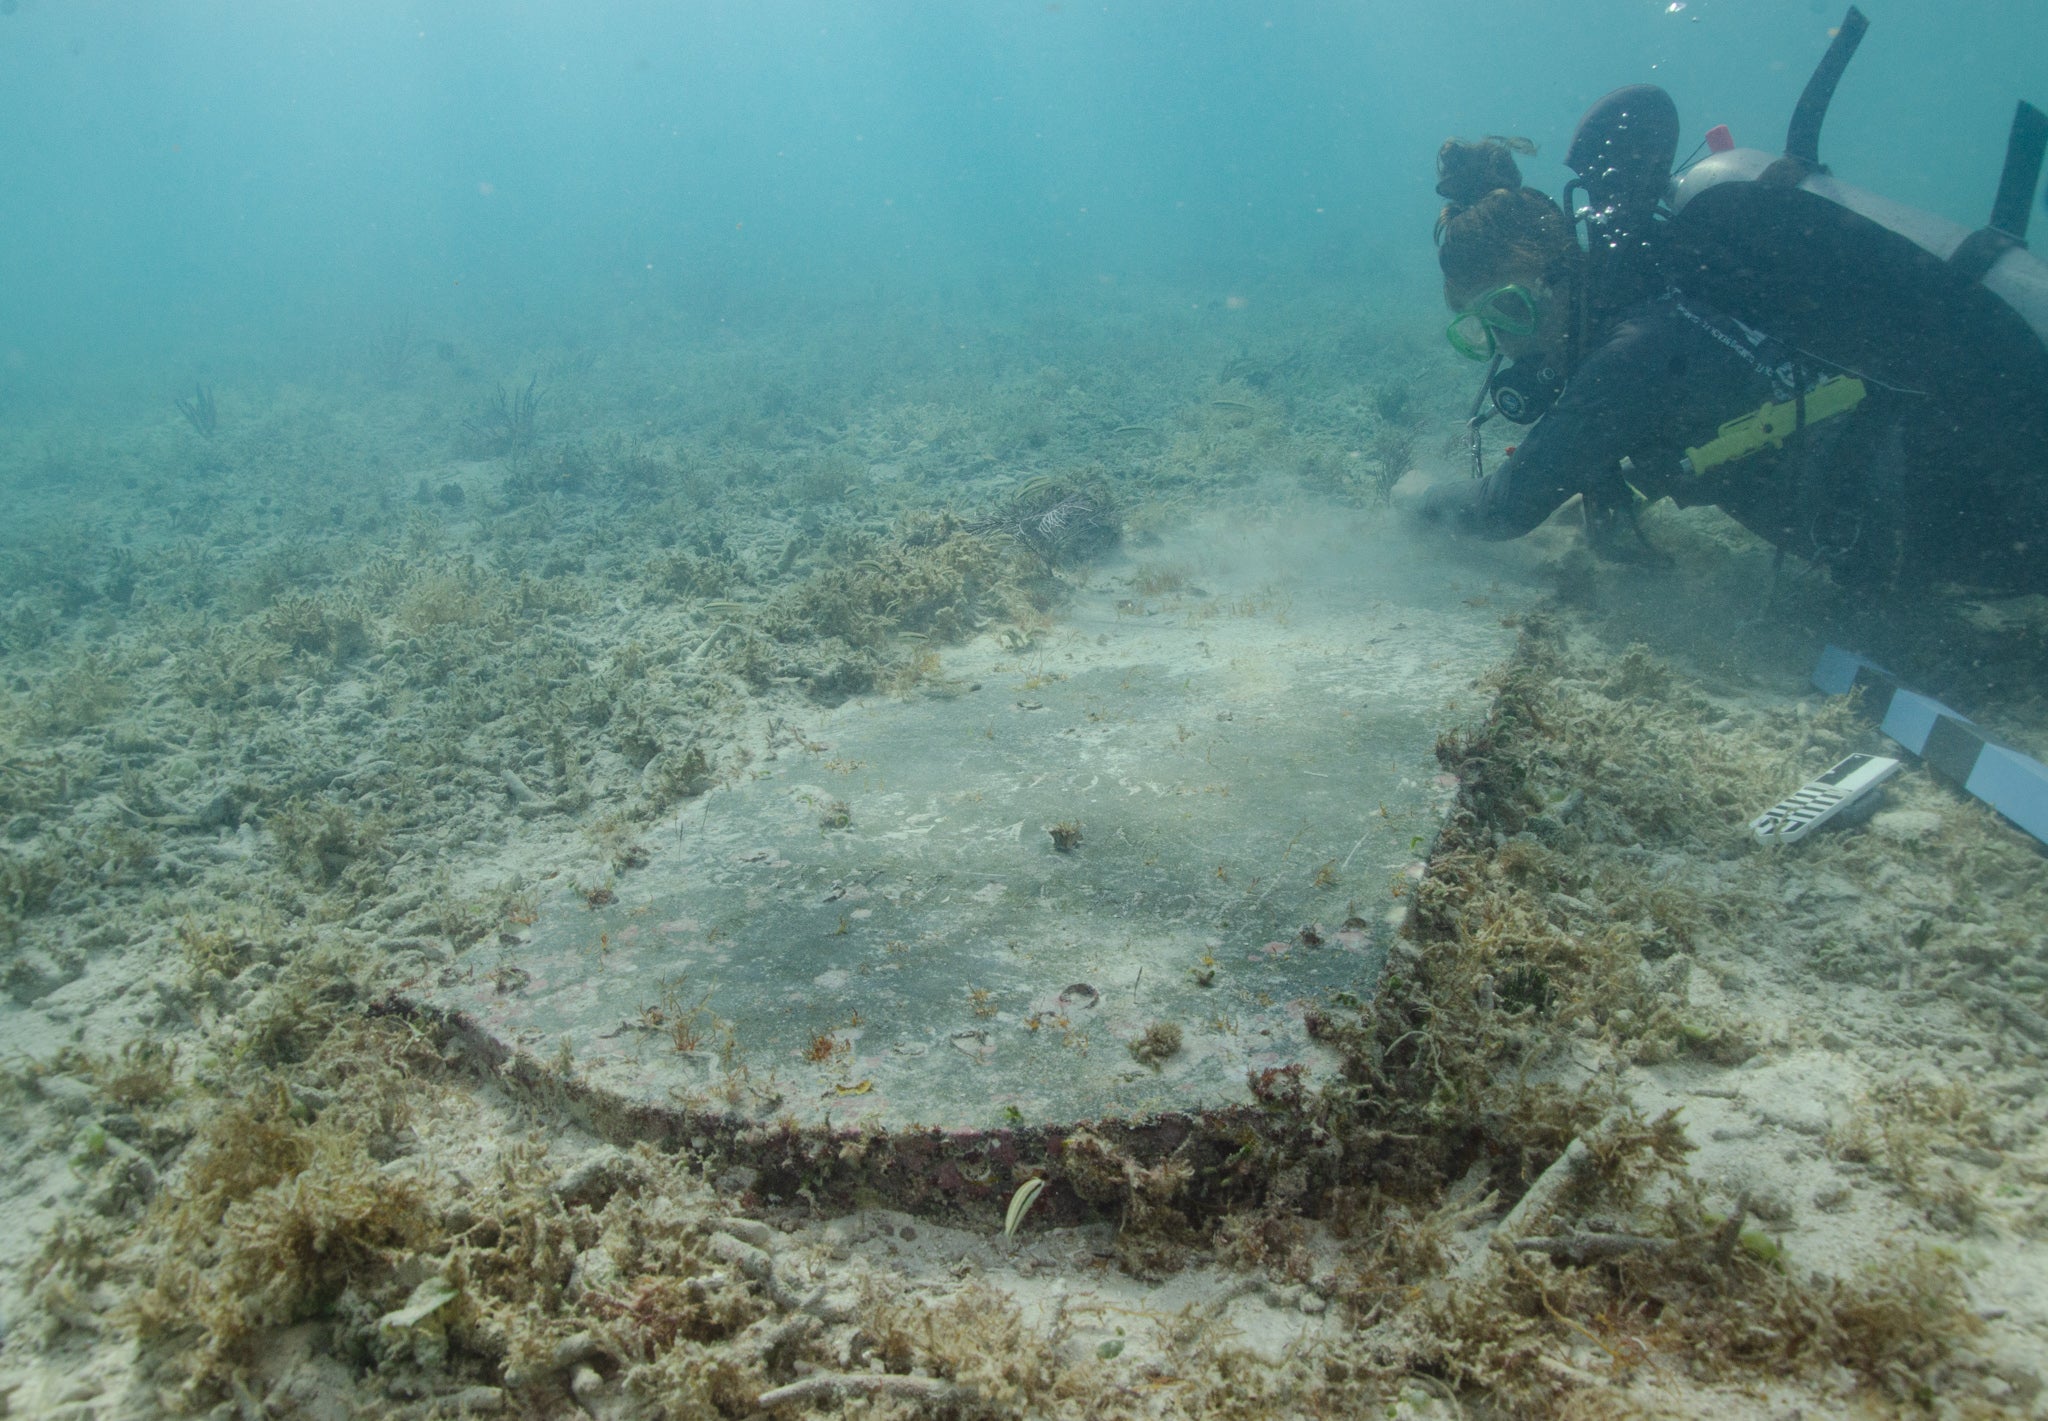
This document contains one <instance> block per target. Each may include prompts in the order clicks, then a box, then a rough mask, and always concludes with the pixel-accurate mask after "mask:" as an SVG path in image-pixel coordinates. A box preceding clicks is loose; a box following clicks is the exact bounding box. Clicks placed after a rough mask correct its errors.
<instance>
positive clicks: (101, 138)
mask: <svg viewBox="0 0 2048 1421" xmlns="http://www.w3.org/2000/svg"><path fill="white" fill-rule="evenodd" d="M9 11H10V12H9V13H8V14H6V15H4V16H0V154H4V165H0V172H4V177H5V194H4V199H0V201H4V207H0V212H4V215H5V216H4V220H5V229H6V237H7V244H8V252H9V257H10V267H11V270H12V275H11V277H10V279H9V280H8V281H7V283H6V285H5V288H4V290H0V340H4V343H5V348H6V361H7V378H8V380H9V382H10V383H11V384H20V383H21V382H24V381H31V382H35V383H38V384H44V385H47V384H49V383H51V382H55V383H58V384H67V383H70V382H73V381H79V382H85V383H89V382H90V381H91V379H92V377H93V374H94V372H100V373H101V374H102V375H104V374H106V373H107V372H110V371H113V370H124V371H127V370H133V369H135V367H136V365H137V364H138V362H144V361H150V360H163V359H185V360H196V359H223V358H228V357H229V355H230V353H231V352H234V351H237V350H251V349H257V348H261V349H262V350H264V351H265V354H266V358H268V359H273V360H278V359H289V358H290V357H289V355H288V354H287V352H289V351H294V350H296V351H300V352H303V351H304V349H305V347H306V346H307V344H308V343H313V344H321V343H325V342H331V341H333V340H336V339H341V338H344V333H345V332H347V331H348V330H349V329H350V328H351V327H352V326H360V325H361V324H362V323H364V322H365V321H366V320H370V321H374V320H375V319H376V318H378V317H379V316H380V315H382V314H384V313H390V312H398V311H405V312H412V313H415V314H425V313H432V314H433V317H434V318H435V319H437V320H445V321H454V322H462V323H468V322H495V321H520V320H524V321H529V322H555V323H562V324H564V325H566V326H570V327H573V326H574V325H575V324H576V323H578V322H579V321H582V322H588V321H591V320H593V319H601V318H603V317H605V316H608V315H609V314H610V313H613V312H616V311H619V310H623V309H629V308H645V307H653V308H658V309H674V308H678V307H680V308H684V309H688V310H691V311H694V312H699V313H702V314H704V315H706V316H717V315H723V314H727V313H730V312H735V311H739V310H744V309H748V308H750V307H751V306H753V305H754V304H756V303H761V302H771V303H781V302H790V301H813V300H832V299H838V298H844V297H847V296H849V295H851V294H858V295H860V296H861V297H863V298H864V297H867V296H869V295H872V294H873V293H875V292H877V291H883V292H888V291H895V292H918V293H926V292H948V291H949V292H952V293H954V299H957V300H960V301H963V302H965V303H967V304H968V305H969V306H971V304H972V302H973V300H974V299H975V298H974V296H973V294H972V293H974V292H976V291H988V290H991V289H996V288H1009V289H1024V288H1026V287H1027V286H1028V287H1029V288H1030V289H1040V288H1048V287H1049V288H1068V287H1073V286H1075V285H1079V284H1085V283H1089V282H1096V281H1112V282H1113V281H1125V282H1141V283H1153V282H1162V283H1172V284H1175V285H1177V286H1182V287H1185V288H1186V289H1187V290H1189V291H1190V292H1193V293H1197V294H1201V293H1221V292H1235V293H1238V294H1246V293H1250V292H1253V291H1255V290H1258V289H1260V288H1262V287H1266V286H1269V285H1271V286H1276V287H1279V288H1283V289H1284V288H1285V287H1286V286H1288V285H1289V284H1299V283H1302V282H1313V283H1329V284H1331V285H1333V286H1349V287H1350V288H1351V289H1352V290H1353V291H1354V292H1355V293H1356V299H1358V300H1361V301H1382V300H1384V301H1389V302H1392V301H1400V302H1413V303H1415V304H1417V305H1418V306H1419V307H1423V308H1427V307H1428V306H1429V305H1430V302H1431V285H1432V282H1431V264H1430V260H1429V257H1430V253H1429V247H1428V242H1427V231H1428V226H1429V222H1430V220H1431V218H1432V217H1433V215H1434V210H1435V205H1436V203H1435V199H1434V197H1433V195H1432V193H1431V187H1432V185H1433V182H1434V177H1433V174H1432V171H1431V158H1432V155H1433V153H1434V151H1435V147H1436V145H1437V144H1438V143H1439V142H1440V141H1441V140H1442V139H1443V138H1444V137H1446V136H1448V135H1450V134H1454V133H1455V134H1463V135H1467V136H1473V137H1476V136H1478V135H1479V134H1481V133H1490V132H1500V133H1512V134H1519V135H1526V136H1529V137H1531V138H1533V139H1535V140H1536V141H1537V142H1538V143H1539V144H1540V145H1542V148H1543V151H1544V152H1545V154H1546V155H1547V156H1549V157H1551V158H1553V159H1554V158H1555V157H1556V156H1558V155H1559V154H1560V153H1561V151H1562V149H1563V147H1564V145H1565V142H1566V140H1568V138H1569V136H1570V131H1571V125H1572V124H1573V123H1574V122H1575V121H1576V119H1577V115H1578V114H1579V113H1580V112H1581V111H1582V110H1583V109H1584V107H1585V106H1586V105H1587V104H1588V103H1589V102H1590V101H1591V100H1592V99H1593V98H1595V97H1597V96H1598V95H1599V94H1601V93H1603V92H1605V91H1606V90H1608V89H1610V88H1613V87H1616V86H1618V85H1621V84H1624V83H1632V82H1639V81H1646V82H1654V83H1659V84H1662V85H1664V86H1665V87H1667V88H1668V89H1670V90H1671V91H1672V93H1673V94H1674V96H1675V97H1676V98H1677V100H1678V103H1679V108H1680V112H1681V114H1682V115H1683V116H1684V119H1685V122H1686V131H1687V133H1688V134H1689V135H1692V136H1695V137H1696V136H1697V135H1698V134H1700V133H1703V132H1704V131H1705V130H1706V129H1707V128H1708V127H1709V126H1710V125H1712V124H1713V123H1716V122H1728V123H1730V124H1731V125H1732V126H1733V128H1734V130H1735V132H1736V134H1737V136H1738V138H1739V139H1741V140H1743V141H1745V142H1749V143H1751V144H1753V145H1754V146H1761V147H1775V146H1776V140H1777V138H1778V135H1779V134H1780V133H1781V132H1782V127H1783V124H1784V122H1785V117H1786V115H1787V114H1788V113H1789V111H1790V108H1791V104H1792V101H1793V99H1794V98H1795V97H1796V96H1797V94H1798V91H1799V87H1800V85H1801V84H1802V83H1803V82H1804V80H1805V77H1806V74H1807V72H1808V69H1809V67H1810V64H1811V62H1812V60H1813V58H1814V56H1815V55H1816V54H1817V52H1818V51H1819V50H1820V49H1821V48H1823V47H1824V46H1825V42H1826V38H1827V31H1828V27H1829V26H1831V25H1832V24H1834V23H1835V22H1836V21H1837V20H1838V19H1839V16H1838V15H1837V14H1836V13H1835V9H1834V7H1833V6H1832V5H1829V4H1822V3H1821V0H1790V3H1778V0H1699V3H1693V4H1690V5H1686V6H1682V7H1672V6H1669V5H1666V4H1653V3H1650V0H1592V3H1587V4H1573V5H1569V6H1567V5H1558V4H1544V3H1539V0H1483V2H1482V0H1475V3H1470V4H1449V5H1412V4H1402V3H1393V2H1392V0H1359V2H1358V3H1343V4H1331V3H1292V4H1287V3H1283V4H1273V5H1253V4H1225V3H1195V4H1177V3H1176V4H1169V3H1116V4H1110V5H1100V4H1084V3H1052V4H1045V3H988V4H970V5H912V4H868V3H849V4H816V5H807V4H782V3H773V4H743V3H731V4H724V3H687V4H668V5H664V4H653V3H649V4H623V3H622V4H598V5H569V4H544V3H537V4H525V3H521V4H502V5H501V4H484V3H478V4H461V3H450V4H436V5H395V4H384V3H371V4H365V5H347V6H329V5H314V4H309V5H268V4H258V3H220V4H205V5H201V4H180V3H170V4H163V5H125V4H118V3H60V0H19V3H17V4H15V5H12V6H10V7H9ZM1877 20H1878V28H1877V35H1878V39H1879V42H1878V43H1874V44H1872V45H1871V46H1869V49H1868V51H1867V52H1866V54H1865V56H1864V57H1863V58H1862V59H1861V60H1860V61H1859V63H1858V65H1857V67H1856V69H1855V70H1854V72H1853V74H1852V76H1851V78H1850V80H1849V81H1848V82H1847V83H1846V84H1845V86H1844V88H1843V92H1842V94H1841V98H1840V101H1839V103H1838V106H1837V108H1836V110H1835V113H1834V116H1833V118H1832V120H1831V122H1830V125H1829V129H1828V133H1827V145H1826V156H1827V157H1828V158H1830V159H1831V160H1833V161H1834V163H1835V164H1836V166H1837V169H1838V171H1840V172H1841V173H1843V174H1844V175H1845V176H1847V177H1849V178H1850V179H1851V180H1852V181H1860V182H1863V183H1865V184H1866V185H1869V186H1874V187H1879V188H1881V189H1882V190H1884V191H1886V192H1888V193H1889V194H1890V195H1892V196H1895V197H1897V198H1899V199H1900V200H1903V201H1907V202H1911V203H1914V204H1916V205H1922V206H1927V207H1930V208H1933V209H1934V210H1937V211H1940V212H1941V213H1943V214H1944V215H1946V216H1949V217H1951V218H1952V219H1954V220H1957V221H1962V222H1966V223H1967V224H1969V225H1975V224H1976V222H1977V221H1978V220H1980V217H1981V210H1982V209H1983V208H1984V207H1985V206H1986V204H1987V203H1988V200H1989V197H1988V194H1989V190H1990V187H1991V185H1992V184H1993V183H1994V182H1995V179H1996V161H1997V151H1998V147H1999V144H2000V143H2001V142H2002V139H2003V135H2004V126H2005V122H2006V119H2007V117H2008V115H2009V102H2010V96H2012V95H2013V94H2016V93H2019V92H2022V91H2023V89H2024V88H2025V85H2026V83H2027V82H2028V81H2030V80H2038V77H2039V66H2038V60H2037V56H2038V55H2039V54H2040V53H2042V51H2043V44H2044V41H2048V17H2044V15H2043V12H2042V10H2041V7H2040V6H2038V5H2033V4H2029V3H2026V0H1978V3H1963V4H1956V5H1940V6H1937V5H1933V4H1929V3H1924V0H1912V3H1900V4H1894V5H1887V6H1883V7H1881V8H1880V9H1879V12H1878V15H1877ZM1766 140H1768V141H1766ZM1557 176H1560V170H1552V169H1548V168H1545V169H1539V170H1538V171H1537V172H1536V173H1535V174H1532V177H1533V179H1534V180H1535V181H1537V182H1539V184H1540V185H1542V186H1544V187H1546V188H1555V187H1557V186H1558V184H1557V183H1556V182H1553V181H1549V179H1550V178H1553V177H1557Z"/></svg>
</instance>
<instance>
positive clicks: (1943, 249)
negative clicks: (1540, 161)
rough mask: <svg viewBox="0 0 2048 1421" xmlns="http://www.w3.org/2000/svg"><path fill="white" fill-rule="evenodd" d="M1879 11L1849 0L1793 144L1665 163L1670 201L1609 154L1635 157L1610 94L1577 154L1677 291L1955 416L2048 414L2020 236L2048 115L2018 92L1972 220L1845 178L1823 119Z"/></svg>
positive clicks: (1597, 196)
mask: <svg viewBox="0 0 2048 1421" xmlns="http://www.w3.org/2000/svg"><path fill="white" fill-rule="evenodd" d="M1868 27H1869V22H1868V21H1867V20H1866V19H1865V18H1864V16H1863V15H1862V13H1861V12H1860V11H1858V10H1856V9H1855V8H1854V7H1851V9H1850V10H1849V13H1848V15H1847V17H1846V18H1845V19H1844V20H1843V22H1842V24H1841V26H1840V28H1839V29H1838V30H1837V31H1836V35H1835V39H1834V41H1833V43H1832V44H1831V45H1830V46H1829V48H1828V51H1827V54H1826V55H1825V56H1824V57H1823V59H1822V60H1821V63H1820V65H1819V67H1818V68H1817V69H1816V70H1815V71H1814V74H1813V77H1812V78H1811V79H1810V80H1808V82H1807V85H1806V88H1805V91H1804V92H1803V93H1802V94H1801V96H1800V100H1799V104H1798V106H1797V108H1796V109H1795V110H1794V112H1793V115H1792V122H1791V124H1790V127H1789V129H1788V131H1787V134H1786V140H1785V151H1784V153H1783V155H1782V156H1772V155H1770V154H1767V153H1762V152H1759V151H1757V150H1755V149H1743V148H1727V149H1725V150H1724V151H1716V152H1712V153H1710V154H1709V155H1708V156H1707V157H1705V158H1703V159H1701V160H1700V161H1699V162H1697V163H1694V164H1693V165H1691V166H1690V167H1687V168H1685V169H1684V170H1683V171H1681V172H1680V173H1679V174H1678V175H1677V176H1676V177H1675V178H1672V179H1671V180H1670V182H1669V186H1668V189H1667V190H1666V191H1665V192H1664V193H1663V195H1662V196H1663V207H1662V210H1661V211H1653V210H1650V209H1648V208H1647V207H1646V204H1645V203H1644V200H1643V193H1644V192H1645V191H1646V189H1647V186H1648V183H1649V175H1648V172H1647V171H1646V169H1645V168H1643V167H1638V168H1635V169H1633V171H1628V170H1627V167H1626V161H1623V162H1615V163H1612V164H1610V165H1609V168H1608V169H1607V170H1603V169H1602V168H1601V166H1600V165H1599V160H1600V159H1603V158H1611V157H1614V156H1615V155H1616V154H1617V153H1618V154H1619V156H1620V158H1621V159H1623V160H1628V159H1630V158H1632V157H1633V154H1632V153H1631V152H1630V151H1629V150H1628V148H1627V145H1626V143H1625V142H1621V141H1618V140H1617V139H1616V138H1615V137H1614V136H1613V135H1614V133H1615V129H1614V125H1613V123H1612V121H1611V118H1610V117H1609V116H1608V115H1607V112H1606V109H1607V106H1609V105H1610V104H1611V103H1612V101H1613V100H1614V98H1615V97H1616V96H1614V95H1610V96H1609V98H1608V99H1606V100H1602V101H1601V104H1598V105H1595V107H1594V109H1593V111H1592V112H1591V113H1589V114H1588V116H1587V122H1586V123H1583V124H1582V125H1581V136H1580V139H1579V140H1574V144H1573V153H1572V157H1571V158H1568V160H1567V162H1568V164H1569V165H1570V166H1572V167H1573V170H1574V171H1575V172H1579V173H1580V178H1581V182H1582V183H1583V185H1584V186H1585V188H1586V189H1587V191H1588V193H1589V195H1590V196H1592V197H1593V198H1594V200H1595V201H1596V202H1597V203H1602V204H1604V205H1605V206H1606V207H1610V208H1612V209H1613V210H1615V211H1616V212H1617V213H1619V214H1621V216H1622V217H1623V219H1624V220H1625V222H1626V224H1627V230H1628V231H1629V232H1630V233H1631V234H1632V235H1633V234H1638V233H1639V234H1642V237H1641V240H1642V241H1643V243H1644V244H1645V245H1648V246H1654V247H1655V249H1656V252H1657V258H1656V264H1657V265H1658V266H1659V267H1660V268H1661V271H1662V274H1663V276H1664V278H1665V279H1666V280H1667V281H1668V282H1669V284H1670V285H1671V286H1673V287H1676V288H1677V289H1678V290H1679V291H1681V292H1683V293H1685V294H1687V295H1691V296H1696V297H1698V298H1699V299H1700V300H1702V301H1705V302H1707V303H1708V304H1710V305H1712V306H1714V307H1715V308H1717V309H1719V310H1721V311H1724V312H1726V313H1727V314H1729V315H1731V316H1734V317H1735V318H1736V319H1738V320H1741V321H1743V322H1745V323H1746V324H1749V325H1752V326H1755V327H1757V328H1759V329H1762V330H1767V331H1769V332H1771V333H1772V334H1773V335H1776V336H1778V337H1779V338H1780V339H1782V340H1784V341H1785V342H1787V343H1788V344H1790V345H1792V346H1793V347H1795V348H1797V349H1798V350H1800V351H1801V352H1803V353H1805V354H1807V355H1810V356H1812V357H1814V358H1815V359H1817V360H1818V361H1819V362H1820V363H1821V364H1823V365H1827V366H1832V367H1834V368H1836V369H1838V370H1842V371H1845V372H1849V373H1854V374H1857V375H1859V376H1862V377H1864V378H1866V379H1869V380H1871V381H1872V382H1873V383H1876V384H1879V385H1883V386H1886V387H1889V388H1893V389H1897V390H1901V391H1905V392H1908V393H1913V394H1922V395H1928V396H1932V397H1935V398H1938V399H1941V400H1944V401H1959V402H1960V403H1959V405H1958V407H1957V409H1956V411H1955V415H1956V418H1957V419H1958V420H1961V419H1965V418H1998V417H2000V414H2001V412H2002V413H2003V416H2004V417H2006V418H2011V417H2013V416H2014V414H2015V413H2022V414H2024V415H2026V416H2028V417H2038V416H2039V414H2040V408H2041V406H2042V404H2043V402H2044V400H2048V263H2044V262H2043V261H2042V260H2041V259H2040V258H2039V257H2037V256H2035V255H2034V254H2033V253H2031V252H2029V251H2028V250H2027V246H2026V229H2027V217H2028V214H2029V211H2030V209H2031V207H2032V205H2033V191H2034V184H2035V182H2036V181H2037V180H2038V178H2039V176H2040V172H2041V165H2042V158H2043V153H2044V148H2048V115H2043V114H2042V112H2041V111H2040V110H2039V109H2036V108H2035V107H2033V106H2032V105H2031V104H2027V103H2021V104H2020V105H2019V106H2018V112H2017V114H2016V115H2015V117H2014V120H2013V126H2012V131H2011V134H2010V136H2009V139H2008V142H2007V147H2006V159H2005V169H2004V173H2003V176H2002V180H2001V182H2000V184H1999V189H1998V197H1997V200H1996V201H1995V203H1994V204H1993V207H1992V214H1991V219H1990V221H1989V223H1988V224H1987V225H1986V226H1984V227H1981V228H1978V229H1977V230H1975V231H1970V230H1968V229H1966V228H1963V227H1961V226H1958V225H1956V224H1955V223H1952V222H1948V221H1945V220H1943V219H1942V218H1939V217H1936V216H1933V215H1932V214H1930V213H1926V212H1921V211H1919V210H1917V209H1914V208H1911V207H1907V206H1905V205H1904V204H1902V203H1897V202H1893V201H1891V200H1889V199H1887V198H1884V197H1880V196H1878V195H1876V194H1874V193H1870V192H1866V191H1864V190H1863V189H1861V188H1857V187H1853V186H1851V185H1850V184H1848V183H1844V182H1842V181H1840V180H1839V179H1837V178H1836V177H1835V176H1834V175H1833V174H1832V173H1830V172H1829V171H1828V169H1827V167H1826V165H1824V164H1823V163H1822V162H1821V161H1820V156H1819V142H1820V129H1821V123H1822V120H1823V119H1824V118H1825V117H1826V114H1827V107H1828V102H1829V100H1830V99H1831V98H1832V97H1833V95H1834V89H1835V84H1836V82H1837V81H1838V80H1839V79H1840V78H1841V75H1842V71H1843V70H1844V68H1846V67H1847V65H1848V62H1849V59H1850V57H1851V56H1852V55H1853V54H1854V53H1855V51H1856V47H1857V45H1858V44H1859V43H1860V42H1861V40H1862V37H1863V34H1864V31H1865V30H1866V29H1867V28H1868ZM1619 92H1620V93H1622V94H1626V93H1628V92H1629V91H1627V90H1623V91H1619ZM1636 107H1637V108H1638V109H1640V108H1641V105H1640V103H1638V104H1637V105H1636ZM1589 125H1590V128H1589ZM1622 132H1623V136H1624V137H1625V136H1626V130H1623V131H1622ZM1581 140H1583V141H1584V151H1583V152H1582V151H1581ZM1663 151H1665V150H1663V149H1662V148H1661V147H1660V148H1658V149H1657V150H1655V152H1653V153H1651V154H1649V155H1647V156H1648V157H1649V158H1650V159H1651V160H1654V158H1655V156H1657V155H1659V154H1661V153H1662V152H1663ZM1672 151H1675V149H1674V150H1672ZM1572 159H1580V160H1582V161H1584V162H1586V164H1587V166H1586V167H1584V168H1582V167H1581V166H1580V163H1579V162H1574V161H1572ZM1569 191H1570V189H1567V192H1568V193H1569ZM1666 214H1668V215H1666ZM1653 232H1654V236H1652V235H1651V234H1652V233H1653ZM1597 251H1598V248H1597V247H1592V248H1589V253H1590V252H1597ZM1631 255H1632V254H1631ZM1611 264H1612V263H1611V262H1610V265H1611ZM1592 274H1593V275H1594V277H1595V279H1596V280H1597V279H1598V275H1599V273H1598V272H1597V271H1595V272H1594V273H1592ZM1632 275H1634V276H1635V277H1636V280H1637V282H1638V283H1639V282H1640V273H1639V271H1638V272H1635V273H1632Z"/></svg>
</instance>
